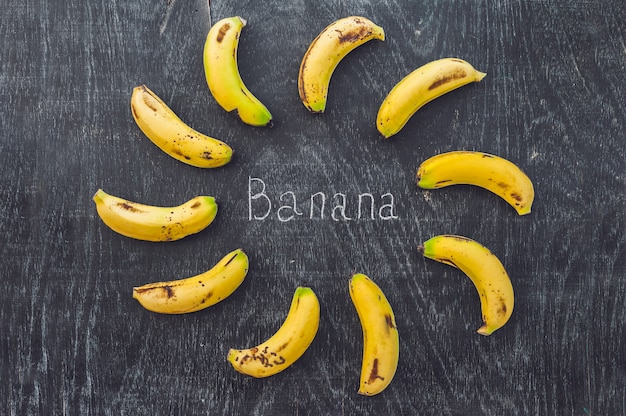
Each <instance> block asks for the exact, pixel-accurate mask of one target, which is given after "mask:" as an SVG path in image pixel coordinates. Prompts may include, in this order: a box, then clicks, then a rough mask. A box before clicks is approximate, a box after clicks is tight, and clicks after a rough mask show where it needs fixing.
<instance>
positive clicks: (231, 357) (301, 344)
mask: <svg viewBox="0 0 626 416" xmlns="http://www.w3.org/2000/svg"><path fill="white" fill-rule="evenodd" d="M319 320H320V305H319V301H318V299H317V296H316V295H315V293H314V292H313V290H312V289H311V288H308V287H298V288H297V289H296V291H295V293H294V295H293V299H292V301H291V307H290V308H289V312H288V313H287V318H286V319H285V320H284V322H283V324H282V325H281V327H280V328H279V329H278V331H277V332H276V333H275V334H274V335H272V336H271V337H270V338H269V339H268V340H267V341H265V342H263V343H262V344H260V345H257V346H256V347H253V348H247V349H242V350H237V349H231V350H230V351H229V352H228V358H227V360H228V362H230V363H231V365H232V366H233V368H234V369H235V370H237V371H238V372H240V373H242V374H246V375H249V376H252V377H257V378H262V377H269V376H272V375H275V374H278V373H280V372H281V371H283V370H285V369H287V368H288V367H289V366H291V365H292V364H293V363H295V362H296V360H298V359H299V358H300V357H301V356H302V355H303V354H304V353H305V351H306V350H307V349H308V348H309V345H311V342H313V339H314V338H315V335H316V334H317V329H318V327H319Z"/></svg>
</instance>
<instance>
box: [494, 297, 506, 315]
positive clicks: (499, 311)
mask: <svg viewBox="0 0 626 416" xmlns="http://www.w3.org/2000/svg"><path fill="white" fill-rule="evenodd" d="M499 300H500V304H499V305H498V308H497V309H496V314H498V316H506V311H507V309H506V302H505V301H504V299H503V298H500V299H499Z"/></svg>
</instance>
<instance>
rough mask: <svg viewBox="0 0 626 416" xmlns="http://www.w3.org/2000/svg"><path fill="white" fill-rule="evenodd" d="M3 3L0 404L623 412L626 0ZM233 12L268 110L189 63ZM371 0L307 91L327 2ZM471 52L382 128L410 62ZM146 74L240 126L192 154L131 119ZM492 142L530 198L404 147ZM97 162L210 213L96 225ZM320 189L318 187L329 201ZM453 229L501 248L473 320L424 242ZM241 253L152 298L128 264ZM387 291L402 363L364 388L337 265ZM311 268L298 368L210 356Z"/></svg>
mask: <svg viewBox="0 0 626 416" xmlns="http://www.w3.org/2000/svg"><path fill="white" fill-rule="evenodd" d="M5 3H8V4H6V5H5V7H4V12H3V14H2V16H1V17H0V22H1V26H0V34H1V35H2V39H3V40H4V43H3V47H2V49H1V58H0V94H1V99H0V111H1V113H0V132H1V135H2V140H1V141H0V150H1V154H2V156H3V163H2V164H1V165H0V178H2V182H1V186H0V192H1V198H0V229H1V231H2V232H0V250H2V251H1V253H2V256H1V260H0V261H1V266H2V267H1V269H2V285H3V290H2V291H1V292H0V299H1V303H0V334H1V337H0V379H1V380H2V383H0V398H1V400H0V412H1V413H3V414H8V415H26V414H68V415H74V414H99V415H102V414H104V415H119V414H133V415H155V414H211V415H216V414H224V415H270V414H281V413H282V414H294V415H305V414H311V415H321V414H328V415H340V414H341V415H343V414H346V415H351V414H380V413H381V412H386V413H388V414H393V415H415V414H421V415H429V414H432V415H435V414H436V415H503V414H506V415H529V414H537V415H626V399H625V397H626V356H625V352H624V349H625V342H626V332H625V329H624V328H625V325H626V304H625V303H624V298H625V297H626V263H625V261H624V258H625V254H626V243H625V236H624V223H625V220H626V218H625V214H624V212H625V199H624V190H625V183H626V176H625V169H624V168H625V166H624V159H625V155H626V138H625V136H624V131H625V130H626V99H625V96H626V86H625V85H624V82H623V80H624V73H625V72H624V71H625V69H626V49H625V48H624V45H625V44H626V29H625V26H624V25H623V22H624V21H626V8H625V7H624V4H623V2H622V1H621V0H607V1H604V2H600V3H597V4H595V3H594V4H593V5H590V4H589V2H585V1H582V0H574V1H569V2H563V1H556V0H552V1H549V0H546V1H521V0H511V1H506V2H487V1H467V0H465V1H463V0H456V1H443V0H419V1H413V0H397V1H393V0H385V1H369V0H354V1H336V2H329V1H317V2H309V1H303V0H297V1H291V2H283V1H263V2H258V1H249V0H248V1H217V0H215V1H213V2H211V4H210V9H209V8H208V7H207V2H205V1H201V0H197V1H196V0H193V1H191V0H190V1H175V0H168V1H158V2H157V1H128V2H115V1H113V2H111V1H90V2H79V1H59V0H51V1H49V2H46V3H44V4H41V3H37V2H34V1H31V0H27V1H20V2H18V1H14V0H7V1H5ZM232 15H240V16H242V17H244V18H245V19H246V20H247V25H246V27H245V28H244V30H243V32H242V35H241V39H240V48H239V65H240V72H241V75H242V78H243V79H244V81H245V82H246V85H247V86H248V87H249V89H250V90H251V91H252V92H253V93H254V94H255V95H257V96H258V97H259V98H260V99H261V100H262V101H263V102H264V103H265V104H266V105H267V106H268V107H269V108H270V110H271V111H272V113H273V115H274V125H273V127H272V128H271V129H261V128H253V127H249V126H246V125H243V124H242V123H241V122H240V121H239V120H238V119H237V118H236V117H235V116H233V115H232V114H227V113H225V112H224V111H223V110H222V109H221V108H220V107H219V106H218V105H217V104H216V102H215V101H214V100H213V98H212V96H211V95H210V93H209V90H208V88H207V86H206V81H205V78H204V72H203V67H202V47H203V43H204V39H205V37H206V33H207V31H208V29H209V27H210V25H211V22H216V21H217V20H219V19H221V18H223V17H227V16H232ZM347 15H363V16H366V17H368V18H370V19H372V20H373V21H375V22H376V23H377V24H379V25H381V26H382V27H383V28H384V29H385V32H386V39H385V41H384V42H380V41H371V42H369V43H367V44H365V45H363V46H361V47H359V48H358V49H356V50H355V51H353V52H352V53H351V54H350V55H348V56H347V57H346V59H344V60H343V61H342V62H341V64H340V66H339V67H338V69H337V71H336V72H335V74H334V75H333V78H332V82H331V88H330V95H329V101H328V107H327V111H326V112H325V113H324V114H317V115H313V114H310V113H309V112H308V111H307V110H306V109H305V108H304V106H303V105H302V104H301V103H300V100H299V97H298V93H297V73H298V68H299V64H300V60H301V58H302V56H303V54H304V52H305V51H306V48H307V47H308V44H309V43H310V41H311V40H312V39H313V38H314V37H315V36H316V35H317V33H319V31H320V30H321V29H322V28H323V27H325V26H326V25H327V24H328V23H330V22H331V21H333V20H335V19H338V18H340V17H344V16H347ZM447 56H454V57H461V58H464V59H466V60H468V61H470V62H471V63H472V64H474V65H475V66H476V67H477V68H478V69H480V70H482V71H485V72H487V74H488V75H487V77H486V78H485V79H484V80H483V81H482V82H480V83H477V84H472V85H469V86H466V87H463V88H461V89H459V90H457V91H454V92H452V93H450V94H448V95H446V96H444V97H442V98H440V99H438V100H435V101H433V102H431V103H429V104H428V105H427V106H426V107H424V108H423V109H422V110H420V111H419V112H418V113H417V114H416V115H415V116H414V117H413V118H412V119H411V120H410V122H409V123H408V124H407V126H406V127H405V128H404V129H403V130H402V132H401V133H400V134H398V135H397V136H395V137H393V138H392V139H390V140H387V141H385V140H383V139H382V138H380V137H379V136H378V134H377V132H376V129H375V124H374V120H375V116H376V112H377V109H378V106H379V105H380V103H381V101H382V99H383V98H384V96H385V95H386V93H387V92H388V91H389V90H390V89H391V88H392V87H393V85H394V84H395V83H396V82H397V81H398V80H399V79H401V78H402V77H403V76H404V75H406V74H407V73H409V72H410V71H412V70H413V69H415V68H417V67H418V66H420V65H422V64H424V63H426V62H428V61H430V60H433V59H437V58H441V57H447ZM140 84H146V85H147V86H148V87H149V88H151V89H152V90H153V91H155V92H156V93H157V94H158V95H159V96H161V97H162V98H163V99H164V101H165V102H166V103H168V105H170V106H171V108H172V109H173V110H174V111H175V112H176V113H178V114H179V116H181V118H183V119H184V120H185V121H187V122H188V123H189V124H190V125H192V126H193V127H195V128H197V129H198V130H200V131H203V132H205V133H207V134H210V135H213V136H215V137H218V138H220V139H222V140H224V141H226V142H228V143H229V144H231V145H232V147H233V148H234V149H235V157H234V159H233V161H232V162H231V163H230V164H229V165H227V166H225V167H223V168H219V169H215V170H210V171H206V170H200V169H196V168H193V167H189V166H186V165H184V164H182V163H180V162H178V161H176V160H174V159H172V158H170V157H169V156H167V155H166V154H164V153H162V152H161V151H160V150H158V149H157V148H156V147H155V146H154V145H153V144H152V143H151V142H150V141H149V140H147V139H146V138H145V137H144V136H143V134H142V133H141V132H140V131H139V129H138V128H137V126H136V125H135V123H134V121H133V119H132V116H131V113H130V109H129V100H130V94H131V91H132V88H133V87H134V86H136V85H140ZM457 149H469V150H480V151H485V152H490V153H494V154H497V155H500V156H503V157H506V158H508V159H510V160H511V161H513V162H515V163H517V164H518V165H519V166H520V167H522V169H523V170H524V171H525V172H526V173H527V174H528V175H529V176H530V177H531V178H532V179H533V182H534V185H535V190H536V201H535V204H534V205H533V212H532V213H531V214H530V215H528V216H524V217H519V216H517V214H516V213H515V212H514V211H513V210H512V208H511V207H509V206H508V205H507V204H506V203H505V202H504V201H502V200H500V199H499V198H497V197H496V196H495V195H492V194H490V193H489V192H487V191H484V190H482V189H479V188H474V187H469V186H457V187H451V188H446V189H441V190H437V191H430V192H424V191H422V190H419V189H418V188H417V187H416V185H415V172H416V169H417V166H418V165H419V164H420V162H421V161H423V160H424V159H426V158H427V157H429V156H432V155H434V154H437V153H440V152H444V151H448V150H457ZM98 188H103V189H104V190H105V191H107V192H110V193H112V194H115V195H119V196H122V197H126V198H128V199H132V200H137V201H140V202H144V203H149V204H155V205H174V204H178V203H180V202H182V201H184V200H187V199H189V198H191V197H193V196H195V195H199V194H208V195H213V196H215V197H216V199H217V200H218V203H219V213H218V216H217V219H216V221H215V222H214V223H213V224H212V225H211V226H210V227H209V228H208V229H207V230H205V231H203V232H202V233H199V234H197V235H195V236H192V237H189V238H186V239H184V240H181V241H178V242H172V243H163V244H155V243H147V242H140V241H135V240H131V239H128V238H125V237H122V236H120V235H117V234H115V233H114V232H112V231H111V230H109V229H108V228H107V227H106V226H105V225H104V224H103V223H102V222H101V221H100V220H99V218H98V217H97V214H96V211H95V208H94V204H93V202H92V200H91V198H92V196H93V194H94V193H95V191H96V190H97V189H98ZM322 198H324V199H323V200H324V201H325V204H322V203H321V201H322ZM444 233H454V234H460V235H465V236H468V237H471V238H474V239H476V240H478V241H480V242H481V243H483V244H484V245H486V246H487V247H489V248H490V249H491V250H492V251H493V252H494V253H495V254H496V255H497V256H498V257H499V258H500V259H501V260H502V262H503V263H504V265H505V266H506V268H507V270H508V271H509V274H510V276H511V280H512V282H513V286H514V289H515V293H516V303H515V311H514V313H513V317H512V319H511V320H510V321H509V322H508V323H507V324H506V325H505V327H504V328H502V329H500V330H499V331H497V332H496V333H495V334H494V335H492V336H490V337H482V336H480V335H478V334H476V332H475V330H476V329H477V328H478V327H479V326H480V323H481V322H480V311H479V303H478V296H477V294H476V291H475V289H474V288H473V287H472V284H471V282H470V281H469V279H467V278H466V277H464V276H463V275H462V274H461V273H460V272H459V271H458V270H455V269H453V268H451V267H449V266H446V265H443V264H439V263H435V262H432V261H430V260H425V259H423V258H422V257H421V256H420V254H419V253H418V251H417V249H416V248H417V246H418V245H419V244H420V243H421V242H423V241H424V240H426V239H428V238H429V237H431V236H434V235H437V234H444ZM237 247H241V248H243V249H244V250H245V251H246V252H247V253H248V255H249V257H250V262H251V265H250V272H249V274H248V277H247V278H246V281H245V282H244V284H243V285H242V286H241V287H240V288H239V289H238V290H237V291H236V292H235V293H234V294H233V295H232V296H231V297H229V298H228V299H227V300H225V301H223V302H221V303H219V304H218V305H215V306H213V307H211V308H209V309H207V310H204V311H201V312H197V313H193V314H188V315H181V316H163V315H158V314H154V313H151V312H148V311H146V310H144V309H143V308H142V307H141V306H140V305H139V304H138V303H137V302H136V301H134V300H133V299H132V296H131V292H132V287H133V286H136V285H140V284H143V283H148V282H152V281H158V280H167V279H174V278H181V277H187V276H191V275H193V274H196V273H200V272H202V271H204V270H206V269H208V268H210V267H211V266H212V265H213V264H214V263H215V262H217V260H219V259H220V258H221V257H222V256H223V255H224V254H226V253H227V252H229V251H231V250H233V249H235V248H237ZM355 272H362V273H365V274H367V275H369V276H370V277H371V278H372V279H373V280H375V281H376V282H377V283H378V284H379V285H380V286H381V288H383V290H384V291H385V293H386V294H387V297H388V298H389V300H390V302H391V303H392V306H393V307H394V311H395V314H396V321H397V326H398V330H399V333H400V347H401V351H400V363H399V367H398V371H397V374H396V376H395V378H394V380H393V382H392V384H391V385H390V386H389V388H388V389H387V390H385V391H384V392H383V393H381V394H380V395H378V396H375V397H364V396H360V395H357V389H358V379H359V371H360V359H361V350H362V335H361V329H360V326H359V322H358V318H357V315H356V312H355V310H354V308H353V306H352V304H351V302H350V299H349V296H348V285H347V282H348V279H349V277H350V276H351V274H352V273H355ZM299 285H308V286H311V287H312V288H313V289H314V290H315V292H316V293H317V294H318V297H319V299H320V303H321V307H322V312H321V322H320V330H319V332H318V334H317V336H316V338H315V340H314V342H313V344H312V345H311V347H310V348H309V350H308V351H307V352H306V353H305V355H304V356H303V357H302V358H301V359H300V360H299V361H297V362H296V364H294V365H293V366H292V367H291V368H289V369H288V370H286V371H284V372H283V373H281V374H279V375H276V376H274V377H270V378H268V379H263V380H257V379H252V378H249V377H246V376H243V375H241V374H238V373H236V372H235V371H234V370H233V369H232V368H231V367H230V365H229V364H228V363H227V362H226V359H225V357H226V353H227V351H228V349H229V348H231V347H238V348H242V347H249V346H253V345H255V344H257V343H259V342H261V341H263V340H264V339H266V338H267V337H269V336H270V335H271V334H272V333H273V332H274V331H275V330H276V329H277V328H278V327H279V325H280V324H281V322H282V320H283V319H284V317H285V315H286V313H287V309H288V307H289V302H290V300H291V296H292V294H293V291H294V289H295V288H296V287H297V286H299Z"/></svg>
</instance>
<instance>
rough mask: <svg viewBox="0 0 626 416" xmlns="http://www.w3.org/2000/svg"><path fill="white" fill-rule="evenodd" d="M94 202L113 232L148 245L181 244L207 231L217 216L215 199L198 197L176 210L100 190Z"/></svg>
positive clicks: (99, 213)
mask: <svg viewBox="0 0 626 416" xmlns="http://www.w3.org/2000/svg"><path fill="white" fill-rule="evenodd" d="M93 200H94V202H95V203H96V209H97V211H98V215H99V216H100V219H102V221H103V222H104V223H105V224H106V225H107V226H109V227H110V228H111V229H112V230H113V231H115V232H117V233H119V234H122V235H124V236H126V237H131V238H135V239H138V240H145V241H174V240H180V239H181V238H183V237H186V236H188V235H191V234H195V233H197V232H200V231H202V230H204V229H205V228H206V227H208V226H209V224H211V223H212V222H213V220H214V219H215V216H216V215H217V203H216V202H215V198H213V197H212V196H197V197H195V198H193V199H191V200H189V201H187V202H185V203H184V204H182V205H179V206H176V207H156V206H152V205H144V204H140V203H137V202H131V201H128V200H125V199H122V198H119V197H117V196H113V195H109V194H107V193H106V192H104V191H103V190H102V189H98V191H97V192H96V194H95V195H94V196H93Z"/></svg>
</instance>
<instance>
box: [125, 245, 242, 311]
mask: <svg viewBox="0 0 626 416" xmlns="http://www.w3.org/2000/svg"><path fill="white" fill-rule="evenodd" d="M247 273H248V256H247V255H246V253H244V252H243V250H241V249H237V250H235V251H232V252H230V253H228V254H227V255H226V256H224V258H222V259H221V260H220V261H219V262H218V263H217V264H216V265H215V266H214V267H213V268H211V269H210V270H208V271H206V272H204V273H201V274H199V275H197V276H192V277H188V278H186V279H179V280H172V281H169V282H158V283H150V284H147V285H143V286H139V287H134V288H133V298H134V299H137V301H138V302H139V303H140V304H141V306H143V307H144V308H146V309H148V310H149V311H152V312H157V313H166V314H181V313H189V312H196V311H199V310H202V309H205V308H208V307H209V306H212V305H215V304H216V303H218V302H220V301H222V300H224V299H226V298H227V297H228V296H230V295H231V294H232V293H233V292H234V291H235V290H236V289H237V288H238V287H239V286H240V285H241V283H243V280H244V279H245V277H246V274H247Z"/></svg>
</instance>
